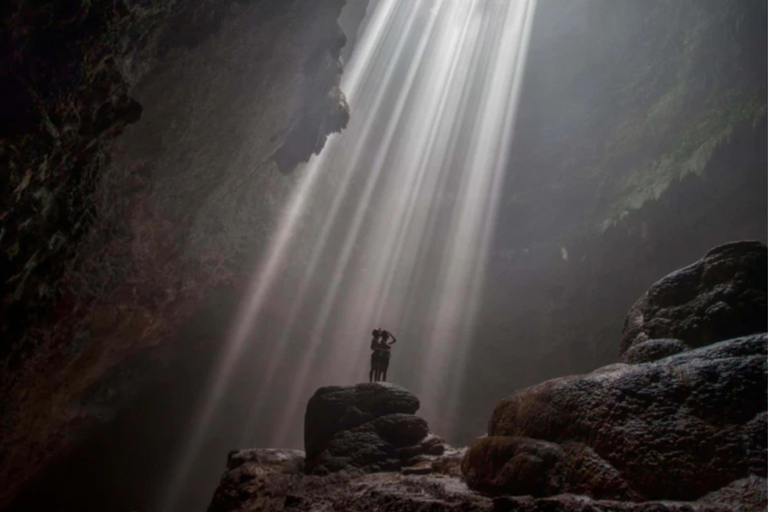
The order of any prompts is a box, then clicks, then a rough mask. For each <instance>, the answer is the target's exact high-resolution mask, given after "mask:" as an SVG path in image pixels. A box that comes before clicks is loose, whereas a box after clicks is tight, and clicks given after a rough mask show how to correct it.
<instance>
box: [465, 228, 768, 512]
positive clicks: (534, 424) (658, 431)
mask: <svg viewBox="0 0 768 512" xmlns="http://www.w3.org/2000/svg"><path fill="white" fill-rule="evenodd" d="M766 254H767V250H766V247H765V245H763V244H761V243H758V242H738V243H733V244H727V245H723V246H720V247H717V248H715V249H713V250H711V251H709V252H708V253H707V254H706V255H705V256H704V258H702V259H701V260H700V261H698V262H696V263H694V264H693V265H690V266H688V267H686V268H683V269H681V270H679V271H677V272H674V273H672V274H670V275H669V276H667V277H665V278H664V279H662V280H660V281H658V282H657V283H656V284H654V285H653V286H652V287H651V288H650V289H649V290H648V292H647V293H646V294H645V295H643V297H641V298H640V300H638V301H637V303H636V304H635V305H634V306H633V307H632V309H631V310H630V312H629V314H628V316H627V319H626V321H625V324H624V336H623V339H622V342H621V350H620V353H621V362H618V363H615V364H611V365H608V366H605V367H602V368H598V369H597V370H595V371H593V372H592V373H590V374H587V375H576V376H568V377H562V378H558V379H553V380H550V381H547V382H544V383H541V384H539V385H536V386H533V387H530V388H527V389H523V390H519V391H517V392H516V393H514V394H513V395H511V396H510V397H508V398H506V399H504V400H502V401H501V402H500V403H499V404H498V405H497V406H496V408H495V410H494V412H493V415H492V417H491V420H490V422H489V426H488V437H486V438H483V439H480V440H478V441H477V442H476V443H475V444H473V445H472V446H471V447H470V448H469V450H468V451H467V452H466V454H465V456H464V459H463V461H462V472H463V473H464V475H465V477H466V481H467V484H468V485H469V486H470V487H471V488H473V489H476V490H478V491H482V492H485V493H491V494H507V495H513V496H520V495H532V496H534V497H538V498H541V500H545V499H549V498H547V497H548V496H555V495H558V494H562V493H566V494H576V495H581V496H589V497H590V498H593V499H599V500H617V501H623V502H631V503H643V502H647V501H648V500H679V501H688V502H693V501H696V502H697V503H696V507H702V506H706V507H714V508H715V509H717V507H721V506H722V507H727V508H725V509H726V510H744V511H755V512H756V511H758V510H765V503H766V501H767V500H766V466H767V465H768V460H767V457H766V452H767V450H766V445H767V444H768V443H767V441H766V438H767V437H768V435H766V427H768V412H766V402H767V401H768V394H767V393H766V388H767V387H768V361H767V360H766V356H767V355H768V334H766V333H765V331H766V323H767V322H766V263H767V261H766ZM544 454H546V456H544ZM504 499H506V498H504ZM504 499H501V501H499V503H498V504H497V505H499V507H500V508H499V507H497V508H499V509H500V510H501V509H505V508H504V506H501V505H500V504H502V502H504ZM541 500H540V501H536V502H532V503H533V505H532V507H531V509H532V510H533V509H537V508H536V507H539V506H543V501H541ZM566 501H567V500H566ZM566 501H563V500H557V504H558V505H557V507H554V505H553V507H554V508H553V510H555V509H559V508H558V507H560V506H563V507H565V508H564V509H568V510H569V509H570V505H567V504H566ZM504 503H506V502H504ZM510 503H513V505H514V506H512V505H510V506H511V507H512V508H510V510H512V509H514V510H518V509H520V510H522V509H524V508H525V507H522V508H521V504H522V502H520V501H514V502H510ZM553 503H554V502H553ZM568 503H570V502H568ZM704 504H706V505H704ZM515 507H517V508H515ZM622 507H623V505H622V506H621V507H617V508H616V510H619V509H622V510H623V509H625V508H622ZM654 507H656V505H654ZM576 509H578V510H581V509H580V508H578V507H577V508H576ZM587 509H589V510H592V509H591V508H589V507H588V506H587V507H586V508H585V510H587ZM660 510H661V509H660Z"/></svg>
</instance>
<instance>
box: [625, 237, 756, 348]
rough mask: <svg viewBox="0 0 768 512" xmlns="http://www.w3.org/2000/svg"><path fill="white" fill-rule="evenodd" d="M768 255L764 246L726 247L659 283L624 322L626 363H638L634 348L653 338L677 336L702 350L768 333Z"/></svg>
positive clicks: (749, 244) (677, 338) (638, 302)
mask: <svg viewBox="0 0 768 512" xmlns="http://www.w3.org/2000/svg"><path fill="white" fill-rule="evenodd" d="M767 255H768V250H767V249H766V246H765V245H763V244H762V243H760V242H750V241H745V242H735V243H730V244H726V245H721V246H719V247H716V248H714V249H712V250H711V251H709V252H708V253H707V254H705V255H704V257H703V258H702V259H701V260H699V261H697V262H696V263H694V264H692V265H689V266H687V267H685V268H683V269H680V270H678V271H677V272H673V273H672V274H670V275H668V276H666V277H664V278H663V279H661V280H660V281H658V282H657V283H655V284H654V285H653V286H651V288H650V289H649V290H648V292H646V293H645V295H643V296H642V297H641V298H640V299H639V300H638V301H637V302H636V303H635V305H634V306H632V308H631V309H630V311H629V314H628V315H627V318H626V320H625V322H624V332H623V337H622V341H621V349H620V354H621V357H622V361H624V362H632V360H633V359H634V358H635V357H636V356H637V355H638V354H637V352H633V351H631V350H630V349H633V348H634V347H637V346H639V345H640V344H643V343H645V342H647V341H648V340H657V339H661V338H672V339H675V340H679V341H680V342H682V343H683V344H684V345H686V346H689V347H693V348H696V347H703V346H705V345H709V344H711V343H715V342H718V341H722V340H726V339H731V338H736V337H739V336H744V335H747V334H754V333H760V332H765V331H767V330H768V313H767V312H766V311H767V310H766V305H767V304H768V302H767V301H766V279H767V273H766V268H767V267H768V256H767ZM654 348H660V346H658V345H656V346H654ZM667 348H671V345H667ZM650 350H651V347H647V349H646V350H643V352H647V351H650ZM641 359H642V358H641ZM643 361H644V360H643Z"/></svg>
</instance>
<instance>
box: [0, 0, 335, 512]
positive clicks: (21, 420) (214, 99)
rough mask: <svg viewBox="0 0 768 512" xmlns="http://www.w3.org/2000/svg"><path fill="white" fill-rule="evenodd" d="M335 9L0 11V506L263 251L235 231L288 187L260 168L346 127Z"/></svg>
mask: <svg viewBox="0 0 768 512" xmlns="http://www.w3.org/2000/svg"><path fill="white" fill-rule="evenodd" d="M97 4H98V5H97ZM343 5H344V1H343V0H327V1H321V2H299V1H287V2H279V3H275V2H270V1H262V0H250V1H231V2H230V1H227V2H213V1H207V0H195V1H193V2H176V1H174V0H167V1H164V0H157V1H153V2H149V3H147V2H132V1H122V0H118V1H114V2H97V3H92V2H59V1H55V2H46V3H44V4H40V3H39V2H27V1H19V2H10V3H8V4H7V5H4V6H3V7H2V8H0V10H1V11H2V21H1V22H0V23H1V25H0V55H2V56H3V68H2V70H0V87H1V88H2V91H3V93H4V95H10V96H9V97H11V98H12V99H13V100H14V101H11V102H4V103H3V107H2V108H3V109H4V111H3V120H4V121H3V123H2V128H1V129H0V159H1V160H2V165H3V167H4V168H6V169H8V171H9V172H7V173H4V174H3V180H5V183H3V187H2V190H3V191H4V192H3V196H2V206H1V207H0V211H1V212H2V214H1V215H2V218H3V230H2V233H0V248H1V249H2V251H0V268H2V275H0V277H2V283H3V284H2V287H3V289H2V295H3V303H2V304H3V305H2V319H3V322H2V326H1V327H0V329H2V332H1V333H0V338H2V344H1V345H0V365H2V371H0V374H1V375H2V377H1V378H0V394H2V396H3V397H4V400H3V403H2V410H0V417H2V423H0V440H1V441H0V460H1V461H2V464H0V466H2V469H1V470H0V489H1V491H0V507H2V506H3V505H5V504H7V503H8V502H9V501H10V500H11V498H12V497H13V496H14V495H15V494H16V493H17V492H18V490H19V488H20V487H21V486H22V485H23V484H24V483H26V482H28V481H29V480H30V479H31V478H33V477H34V476H35V475H37V474H38V473H39V471H40V470H41V468H43V467H45V466H46V465H47V464H48V463H49V462H50V461H52V460H55V459H56V458H58V457H60V456H61V455H62V454H63V453H66V450H67V449H68V448H69V447H71V446H72V445H73V444H74V443H75V442H76V441H77V440H78V439H80V438H81V437H82V435H83V434H84V433H85V432H87V431H88V429H89V428H90V427H91V426H93V425H94V424H95V423H98V422H102V421H106V420H109V419H111V418H112V417H113V415H114V412H113V411H114V410H115V407H116V406H117V405H118V404H119V403H120V401H121V400H123V399H125V398H126V397H127V396H130V394H131V393H133V392H135V391H136V390H137V389H139V388H140V387H141V385H142V382H143V381H145V380H146V379H147V378H148V377H149V376H151V375H153V373H157V371H161V370H162V367H163V364H164V363H163V360H164V359H165V358H166V356H168V355H169V354H173V353H178V352H176V351H183V350H184V349H183V348H179V347H175V348H172V349H168V348H163V347H164V346H165V345H167V343H168V342H169V340H171V339H173V338H174V335H175V333H176V332H177V331H178V329H179V327H180V326H181V325H182V324H183V322H184V321H185V320H187V319H188V318H189V317H190V315H191V314H192V313H193V312H194V311H195V310H196V308H198V307H199V305H200V304H201V303H202V301H203V300H205V297H206V296H207V294H209V293H210V292H211V291H212V290H215V289H216V287H221V286H224V287H229V288H235V289H236V286H235V283H236V282H239V280H238V279H235V278H233V276H236V275H237V274H238V273H239V272H240V271H241V270H242V263H243V262H242V257H243V254H244V253H245V252H247V250H248V249H249V248H250V249H253V248H254V244H257V243H262V242H261V241H260V240H259V241H258V242H257V241H256V240H258V239H259V237H260V236H261V235H262V233H263V232H262V231H259V230H258V229H257V230H253V229H248V230H246V229H245V228H244V223H246V222H249V221H252V219H253V217H252V216H256V217H257V218H258V219H259V220H260V222H261V223H262V224H261V226H262V227H263V229H268V226H265V224H268V223H269V222H270V219H271V218H272V217H270V208H272V210H274V208H275V206H274V201H275V200H277V201H279V200H280V194H284V193H285V191H286V190H287V189H288V188H289V187H290V184H291V182H292V180H293V178H292V177H290V176H289V177H287V178H286V177H284V176H283V175H281V174H280V173H279V172H277V168H279V170H281V171H283V172H285V173H287V172H289V171H290V170H291V169H292V168H293V167H295V166H296V165H297V164H298V163H299V162H301V161H305V160H307V159H308V158H309V156H310V155H311V153H312V152H315V151H318V150H319V149H320V148H322V146H323V144H324V142H325V139H326V137H327V135H328V134H329V133H331V132H333V131H338V130H340V129H342V128H343V126H344V125H345V124H346V119H347V116H348V114H347V109H346V105H345V102H344V99H343V95H342V94H341V92H340V91H339V89H338V81H339V77H340V73H341V63H340V61H339V54H340V51H341V48H342V46H343V45H344V41H345V37H344V35H343V33H342V32H341V30H340V28H339V27H338V24H337V21H336V20H337V18H338V16H339V13H340V11H341V9H342V7H343ZM131 124H133V126H128V125H131ZM126 127H127V128H126ZM276 166H277V167H276ZM235 193H240V194H243V195H244V196H245V195H248V196H249V197H250V201H251V203H253V204H256V205H257V206H256V207H252V208H251V210H248V207H243V205H242V203H241V204H240V205H239V207H235V206H233V205H236V204H237V203H236V201H233V200H232V197H231V195H232V194H235ZM267 194H273V196H272V197H271V199H272V201H273V202H270V200H269V199H270V198H269V197H267ZM269 205H271V206H269ZM243 210H246V211H248V215H249V217H248V218H243V217H242V216H240V217H239V218H238V217H237V216H236V215H237V214H238V212H242V211H243ZM233 212H234V213H233ZM221 225H226V226H227V227H228V228H229V231H226V232H221V231H220V230H219V229H218V227H219V226H221ZM251 228H252V226H251ZM254 231H255V232H254ZM211 232H214V233H216V234H218V235H220V236H211V235H210V233H211ZM243 232H247V233H248V234H249V236H239V235H238V233H240V234H242V233H243ZM34 494H35V493H32V495H34ZM38 494H39V493H38ZM19 506H22V507H23V504H22V505H19Z"/></svg>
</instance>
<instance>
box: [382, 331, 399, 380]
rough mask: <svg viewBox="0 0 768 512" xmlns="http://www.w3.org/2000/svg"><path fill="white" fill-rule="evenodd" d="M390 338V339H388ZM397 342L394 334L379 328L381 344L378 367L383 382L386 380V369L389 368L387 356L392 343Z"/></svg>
mask: <svg viewBox="0 0 768 512" xmlns="http://www.w3.org/2000/svg"><path fill="white" fill-rule="evenodd" d="M389 338H392V341H389ZM395 343H397V339H396V338H395V335H394V334H392V333H391V332H389V331H385V330H383V329H381V330H380V340H379V345H380V346H381V349H380V350H381V355H380V356H379V369H380V372H381V375H382V377H381V379H380V380H383V381H384V382H386V381H387V369H388V368H389V356H390V355H391V353H392V345H394V344H395Z"/></svg>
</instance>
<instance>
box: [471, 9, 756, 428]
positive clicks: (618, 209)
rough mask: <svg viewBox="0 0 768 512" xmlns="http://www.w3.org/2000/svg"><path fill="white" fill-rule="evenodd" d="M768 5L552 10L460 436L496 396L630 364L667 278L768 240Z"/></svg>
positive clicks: (538, 21) (523, 113) (521, 132)
mask: <svg viewBox="0 0 768 512" xmlns="http://www.w3.org/2000/svg"><path fill="white" fill-rule="evenodd" d="M766 60H767V59H766V7H765V4H764V3H762V2H754V1H751V0H743V1H728V2H715V1H702V2H697V1H692V2H677V1H675V2H667V1H660V2H653V3H643V2H634V1H631V0H630V1H601V0H585V1H576V2H557V1H552V2H539V3H538V5H537V11H536V17H535V19H534V26H533V30H532V40H531V46H530V53H529V58H528V65H527V69H526V75H525V80H524V86H523V91H522V96H521V101H520V110H519V112H518V119H517V124H516V128H515V131H516V133H515V140H514V142H513V151H512V157H511V158H512V162H511V163H510V166H509V169H508V177H507V181H506V183H505V191H504V194H505V198H506V201H505V203H504V204H503V206H502V207H501V211H500V213H499V219H500V220H499V225H498V228H497V234H496V241H495V247H494V250H493V256H492V259H491V261H490V262H489V275H490V276H492V279H490V280H489V281H488V283H487V285H486V293H485V298H484V301H483V305H482V306H481V314H480V318H479V319H478V326H477V328H476V331H475V333H474V336H473V338H472V340H471V341H470V343H471V346H472V353H471V355H470V357H469V358H468V360H467V361H464V362H463V364H464V367H465V379H464V385H463V390H464V391H463V398H462V404H463V407H462V409H461V410H460V411H459V414H458V417H460V418H475V420H463V421H462V422H461V425H459V431H458V432H457V436H456V441H459V442H462V443H464V442H468V441H469V440H471V439H472V438H473V437H475V436H477V435H481V434H482V433H483V432H484V431H485V425H484V423H483V421H482V420H481V419H479V418H482V417H484V416H483V415H484V414H486V413H487V411H489V410H491V409H492V408H493V404H494V403H495V401H496V400H498V399H500V398H501V397H502V396H505V395H508V394H509V393H510V392H512V391H513V390H515V389H519V388H521V387H525V386H528V385H532V384H535V383H537V382H540V381H541V380H543V379H546V378H553V377H557V376H562V375H566V374H572V373H583V372H587V371H591V370H593V369H594V368H597V367H599V366H603V365H606V364H610V363H612V362H615V361H617V360H618V348H619V340H620V336H621V327H622V322H623V320H624V316H625V314H626V312H627V310H628V309H629V308H630V306H631V305H632V304H633V303H634V301H635V300H636V299H637V297H639V296H640V295H641V294H642V293H643V291H644V290H645V289H647V288H648V286H650V285H651V284H652V283H653V282H655V281H656V280H658V279H660V278H662V277H663V276H664V275H666V274H667V273H669V272H671V271H673V270H674V269H676V268H680V267H682V266H685V265H687V264H689V263H691V262H693V261H696V260H697V259H699V258H700V257H701V256H702V255H703V254H704V253H705V252H706V251H707V250H708V249H710V248H712V247H714V246H716V245H719V244H722V243H726V242H729V241H733V240H740V239H757V240H762V241H765V240H766V232H767V230H768V225H767V223H766V211H767V210H768V202H767V200H766V190H767V185H768V183H767V180H766V169H767V168H768V163H767V162H766V152H767V148H766V78H765V77H766Z"/></svg>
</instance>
